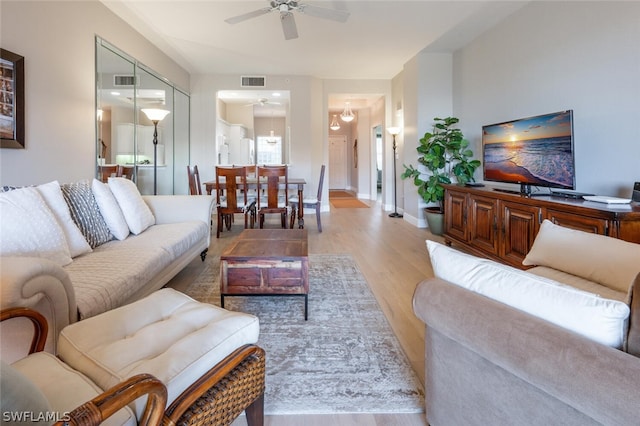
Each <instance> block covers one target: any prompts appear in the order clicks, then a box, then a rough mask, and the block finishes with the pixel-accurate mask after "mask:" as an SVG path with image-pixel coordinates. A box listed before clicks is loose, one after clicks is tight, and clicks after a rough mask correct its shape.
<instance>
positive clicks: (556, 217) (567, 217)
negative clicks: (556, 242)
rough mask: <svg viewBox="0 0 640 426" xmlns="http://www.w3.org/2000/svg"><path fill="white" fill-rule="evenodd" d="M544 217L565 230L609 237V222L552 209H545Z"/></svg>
mask: <svg viewBox="0 0 640 426" xmlns="http://www.w3.org/2000/svg"><path fill="white" fill-rule="evenodd" d="M546 217H547V219H549V220H550V221H551V222H553V223H555V224H556V225H560V226H564V227H565V228H571V229H577V230H579V231H584V232H591V233H594V234H601V235H609V223H608V222H609V221H608V220H606V219H600V218H595V217H586V216H579V215H576V214H572V213H565V212H560V211H557V210H553V209H547V215H546Z"/></svg>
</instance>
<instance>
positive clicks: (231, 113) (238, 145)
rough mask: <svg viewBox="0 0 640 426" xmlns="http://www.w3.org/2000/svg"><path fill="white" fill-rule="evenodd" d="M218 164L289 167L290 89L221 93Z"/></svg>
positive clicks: (219, 94)
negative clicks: (287, 165) (278, 165)
mask: <svg viewBox="0 0 640 426" xmlns="http://www.w3.org/2000/svg"><path fill="white" fill-rule="evenodd" d="M217 97H218V99H217V101H218V117H217V120H218V121H217V124H216V155H217V159H216V163H217V164H219V165H234V164H235V165H243V164H288V163H289V150H290V139H289V108H290V93H289V91H288V90H220V91H219V92H218V94H217Z"/></svg>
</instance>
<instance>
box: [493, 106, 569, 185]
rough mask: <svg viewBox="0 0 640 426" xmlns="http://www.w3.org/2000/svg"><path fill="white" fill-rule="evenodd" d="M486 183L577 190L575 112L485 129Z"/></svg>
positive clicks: (532, 118)
mask: <svg viewBox="0 0 640 426" xmlns="http://www.w3.org/2000/svg"><path fill="white" fill-rule="evenodd" d="M482 152H483V172H484V180H486V181H494V182H504V183H515V184H518V183H519V184H520V192H521V193H524V194H527V195H531V187H532V186H537V187H548V188H563V189H575V159H574V149H573V111H572V110H567V111H559V112H554V113H551V114H544V115H537V116H535V117H528V118H520V119H518V120H512V121H506V122H504V123H496V124H489V125H486V126H482Z"/></svg>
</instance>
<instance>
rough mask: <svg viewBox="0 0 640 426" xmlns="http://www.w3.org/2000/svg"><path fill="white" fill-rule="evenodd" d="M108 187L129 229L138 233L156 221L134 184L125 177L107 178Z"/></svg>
mask: <svg viewBox="0 0 640 426" xmlns="http://www.w3.org/2000/svg"><path fill="white" fill-rule="evenodd" d="M109 188H110V189H111V192H113V195H114V196H115V197H116V200H118V204H119V205H120V209H121V210H122V214H123V215H124V218H125V220H126V221H127V225H129V230H130V231H131V232H132V233H133V234H135V235H138V234H139V233H141V232H142V231H144V230H145V229H147V228H148V227H150V226H151V225H153V224H155V223H156V218H155V217H154V216H153V213H151V209H150V208H149V206H147V203H145V202H144V200H143V199H142V195H140V191H138V187H136V184H135V183H133V182H132V181H130V180H129V179H125V178H117V177H116V178H113V177H110V178H109Z"/></svg>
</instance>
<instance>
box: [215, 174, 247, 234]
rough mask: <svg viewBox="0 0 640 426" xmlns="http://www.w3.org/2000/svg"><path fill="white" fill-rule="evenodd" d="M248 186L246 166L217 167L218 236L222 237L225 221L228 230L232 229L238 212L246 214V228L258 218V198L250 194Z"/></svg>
mask: <svg viewBox="0 0 640 426" xmlns="http://www.w3.org/2000/svg"><path fill="white" fill-rule="evenodd" d="M223 186H224V189H223V188H222V187H223ZM246 188H247V168H246V167H223V166H217V167H216V205H217V210H218V227H217V231H216V237H217V238H220V232H222V226H223V223H224V225H225V226H226V228H227V230H230V229H231V223H232V222H233V217H234V215H235V214H236V213H242V214H243V215H244V228H245V229H247V227H248V226H250V227H251V228H253V226H254V224H255V220H256V199H255V198H254V197H249V196H248V193H247V191H246V190H245V189H246ZM238 195H239V196H240V197H238Z"/></svg>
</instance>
